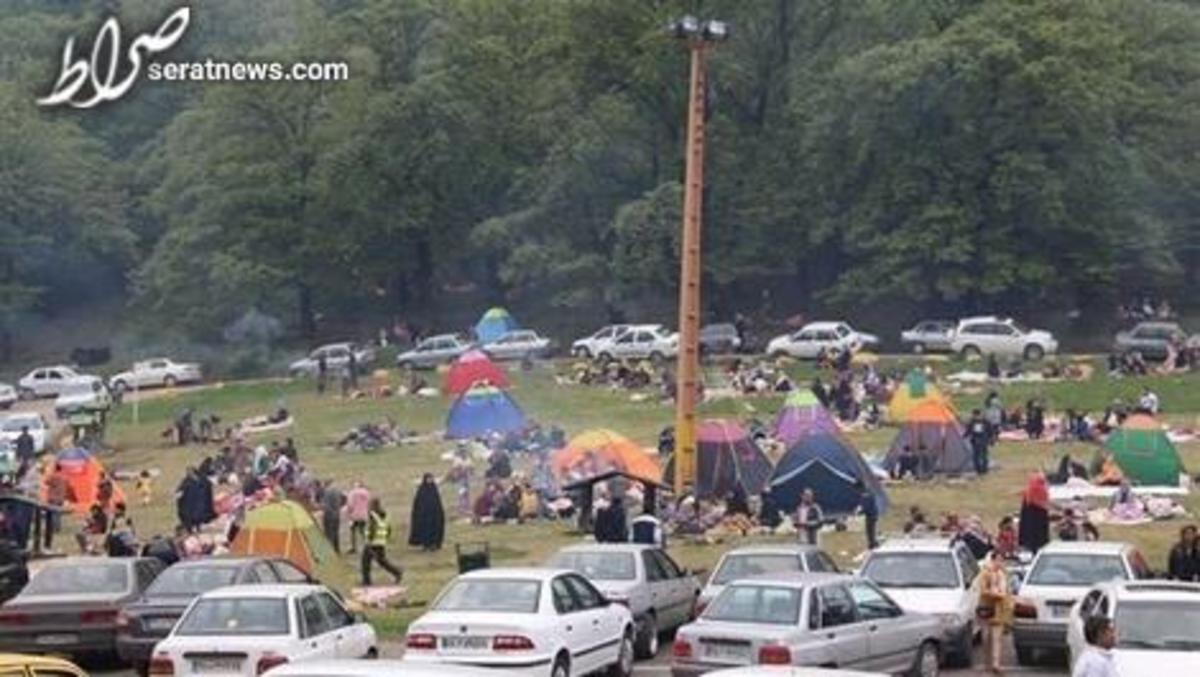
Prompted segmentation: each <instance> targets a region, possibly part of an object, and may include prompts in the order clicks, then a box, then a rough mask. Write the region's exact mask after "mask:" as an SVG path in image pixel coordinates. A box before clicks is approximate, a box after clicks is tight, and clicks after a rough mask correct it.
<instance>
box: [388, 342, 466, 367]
mask: <svg viewBox="0 0 1200 677" xmlns="http://www.w3.org/2000/svg"><path fill="white" fill-rule="evenodd" d="M473 347H474V344H472V343H471V342H470V341H465V340H463V339H462V337H460V336H459V335H457V334H439V335H438V336H430V337H429V338H424V339H421V342H420V343H418V344H417V345H416V346H414V347H413V348H412V349H411V350H406V351H404V352H402V353H400V354H399V355H397V356H396V366H398V367H400V368H401V369H433V368H435V367H437V366H439V365H443V364H449V363H450V362H453V361H454V360H457V359H458V358H459V357H460V356H462V354H463V353H465V352H467V351H468V350H470V349H471V348H473Z"/></svg>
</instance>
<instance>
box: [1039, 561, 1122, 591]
mask: <svg viewBox="0 0 1200 677" xmlns="http://www.w3.org/2000/svg"><path fill="white" fill-rule="evenodd" d="M1128 577H1129V576H1128V575H1127V573H1126V571H1125V565H1124V564H1122V563H1121V558H1120V557H1119V556H1117V555H1087V554H1071V555H1068V554H1051V555H1042V556H1040V557H1038V559H1037V562H1035V563H1034V565H1033V570H1032V571H1030V572H1029V578H1028V579H1026V581H1025V584H1026V585H1066V586H1086V585H1094V584H1096V583H1101V582H1104V581H1111V580H1113V579H1114V578H1115V579H1121V580H1124V579H1126V578H1128Z"/></svg>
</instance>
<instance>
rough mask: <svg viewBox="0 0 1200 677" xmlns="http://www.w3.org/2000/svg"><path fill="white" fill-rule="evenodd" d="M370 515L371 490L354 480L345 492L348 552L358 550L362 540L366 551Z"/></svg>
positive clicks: (352, 552)
mask: <svg viewBox="0 0 1200 677" xmlns="http://www.w3.org/2000/svg"><path fill="white" fill-rule="evenodd" d="M370 516H371V492H370V490H368V489H367V488H366V487H365V486H364V485H363V483H362V480H355V482H354V486H353V487H352V488H351V489H350V492H349V493H347V494H346V517H348V518H349V519H350V554H352V555H353V554H354V553H356V552H358V544H359V542H360V541H361V542H363V544H364V546H363V551H364V552H365V551H366V545H365V544H366V539H367V521H368V520H369V519H370Z"/></svg>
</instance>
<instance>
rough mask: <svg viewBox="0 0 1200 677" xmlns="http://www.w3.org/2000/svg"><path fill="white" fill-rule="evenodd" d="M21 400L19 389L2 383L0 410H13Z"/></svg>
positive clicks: (0, 385)
mask: <svg viewBox="0 0 1200 677" xmlns="http://www.w3.org/2000/svg"><path fill="white" fill-rule="evenodd" d="M19 399H21V398H20V395H18V394H17V389H16V388H14V387H12V386H11V385H9V384H7V383H0V409H12V405H14V404H16V403H17V400H19Z"/></svg>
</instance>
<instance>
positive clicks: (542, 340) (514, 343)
mask: <svg viewBox="0 0 1200 677" xmlns="http://www.w3.org/2000/svg"><path fill="white" fill-rule="evenodd" d="M483 352H485V353H487V354H488V357H491V358H492V359H494V360H523V359H525V358H534V357H545V356H546V355H547V354H548V353H549V352H550V339H548V338H546V337H544V336H539V335H538V333H537V332H536V331H532V330H530V329H514V330H513V331H510V332H508V333H506V334H504V335H503V336H501V337H500V338H498V339H496V340H495V341H492V342H491V343H485V344H484V345H483Z"/></svg>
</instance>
